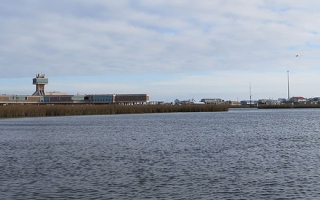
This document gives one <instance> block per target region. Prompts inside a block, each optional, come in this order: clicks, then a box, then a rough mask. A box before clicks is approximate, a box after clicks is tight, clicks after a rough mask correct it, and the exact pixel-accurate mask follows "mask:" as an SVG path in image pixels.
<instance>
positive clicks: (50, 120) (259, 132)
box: [0, 109, 320, 199]
mask: <svg viewBox="0 0 320 200" xmlns="http://www.w3.org/2000/svg"><path fill="white" fill-rule="evenodd" d="M319 118H320V109H319V110H317V109H288V110H257V109H231V110H230V111H229V112H223V113H170V114H137V115H135V114H134V115H105V116H72V117H47V118H22V119H5V120H0V172H1V173H0V197H1V199H281V198H282V199H319V198H320V184H319V182H320V148H319V146H320V134H319V133H320V125H319Z"/></svg>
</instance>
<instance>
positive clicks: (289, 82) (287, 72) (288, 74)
mask: <svg viewBox="0 0 320 200" xmlns="http://www.w3.org/2000/svg"><path fill="white" fill-rule="evenodd" d="M287 78H288V100H289V99H290V82H289V70H288V71H287Z"/></svg>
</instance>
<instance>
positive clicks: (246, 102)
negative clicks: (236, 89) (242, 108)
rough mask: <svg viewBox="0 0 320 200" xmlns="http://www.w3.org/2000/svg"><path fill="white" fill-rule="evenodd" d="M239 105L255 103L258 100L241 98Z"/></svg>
mask: <svg viewBox="0 0 320 200" xmlns="http://www.w3.org/2000/svg"><path fill="white" fill-rule="evenodd" d="M240 104H241V105H257V104H258V101H256V100H242V101H240Z"/></svg>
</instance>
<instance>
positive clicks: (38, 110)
mask: <svg viewBox="0 0 320 200" xmlns="http://www.w3.org/2000/svg"><path fill="white" fill-rule="evenodd" d="M222 111H228V106H224V105H130V106H124V105H11V106H0V118H15V117H45V116H69V115H107V114H133V113H170V112H222Z"/></svg>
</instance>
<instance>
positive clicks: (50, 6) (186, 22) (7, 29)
mask: <svg viewBox="0 0 320 200" xmlns="http://www.w3.org/2000/svg"><path fill="white" fill-rule="evenodd" d="M0 3H2V4H1V5H3V6H1V8H0V27H1V29H2V30H3V31H1V32H0V43H1V44H2V45H1V46H0V70H1V71H2V72H3V73H1V74H0V78H19V77H30V76H32V75H33V74H35V73H40V72H42V73H46V74H48V75H49V76H57V77H66V76H68V77H77V76H81V77H83V76H88V77H95V76H101V75H104V76H108V77H109V76H110V75H117V76H123V77H126V76H127V75H128V74H131V75H132V76H140V75H143V74H144V75H145V77H140V78H141V79H145V80H149V79H148V78H147V76H150V74H162V75H163V80H162V84H160V82H158V83H154V84H148V87H151V86H152V87H159V88H160V85H162V87H166V85H167V86H168V85H177V88H179V87H178V85H185V84H188V83H187V82H186V80H187V79H188V80H190V83H191V84H190V87H198V88H201V87H203V84H208V85H210V84H212V81H211V76H212V75H213V74H220V77H219V78H220V80H219V81H220V83H221V86H219V87H221V88H225V89H222V91H221V94H223V90H228V91H230V92H231V91H232V92H235V91H234V90H232V84H236V85H239V84H240V82H241V81H243V80H248V79H250V78H249V77H253V76H255V77H257V79H260V80H261V79H263V78H264V73H270V74H273V73H274V74H278V73H285V72H286V70H288V69H289V70H291V71H294V70H296V71H300V70H307V71H313V73H315V72H318V69H317V66H318V55H319V53H320V52H319V47H320V38H319V33H320V26H319V25H320V22H319V21H318V20H317V19H318V18H319V17H320V16H319V15H320V14H319V13H320V12H319V11H320V10H319V8H318V6H317V4H318V2H317V1H311V0H310V1H307V2H301V1H297V0H294V1H289V0H284V1H281V2H275V1H267V0H262V1H256V0H239V1H230V0H217V1H205V0H200V1H191V0H183V1H182V0H175V1H170V0H161V1H160V0H153V1H149V0H139V1H129V0H124V1H98V0H91V1H84V0H77V1H76V0H68V1H62V0H58V1H50V2H49V1H40V0H30V1H22V0H20V1H9V2H7V1H6V2H4V0H0ZM296 54H299V55H303V56H301V57H298V58H296V57H295V55H296ZM199 71H200V72H205V74H204V75H203V76H201V77H197V76H195V77H192V76H191V77H190V76H189V74H197V73H198V72H199ZM239 73H241V74H243V78H242V79H241V80H239V81H238V82H234V80H238V79H237V78H236V76H237V75H238V74H239ZM165 74H173V75H175V76H176V77H179V78H178V79H172V80H171V79H167V78H168V77H167V76H166V75H165ZM181 74H182V75H181ZM186 74H188V75H186ZM123 77H122V78H123ZM199 80H202V81H199ZM230 80H233V81H230ZM179 81H181V84H180V82H179ZM266 81H267V82H269V84H270V85H272V79H271V78H270V79H268V80H266ZM138 82H139V81H137V85H135V86H132V87H135V88H139V87H140V88H141V87H143V86H142V85H139V83H138ZM182 82H183V84H182ZM247 82H248V81H246V82H245V83H243V84H244V85H246V84H247ZM163 83H166V84H163ZM77 84H79V83H77ZM93 84H94V83H93ZM157 84H158V85H157ZM80 87H81V86H80ZM96 87H98V86H97V85H96ZM261 87H262V86H261ZM206 88H207V86H206ZM119 89H120V88H119ZM147 89H148V88H146V90H147ZM132 90H134V89H133V88H132ZM149 90H152V91H155V90H156V89H152V88H149ZM160 90H161V89H159V91H158V93H157V94H160V93H162V92H161V91H160ZM121 91H123V90H121ZM170 91H174V90H173V89H172V87H171V89H170ZM196 91H199V89H198V90H196V89H195V91H194V92H196ZM168 93H169V91H168ZM172 93H174V92H172ZM190 93H191V92H190ZM199 93H201V92H199ZM204 93H206V91H202V94H204ZM159 96H160V95H159Z"/></svg>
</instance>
